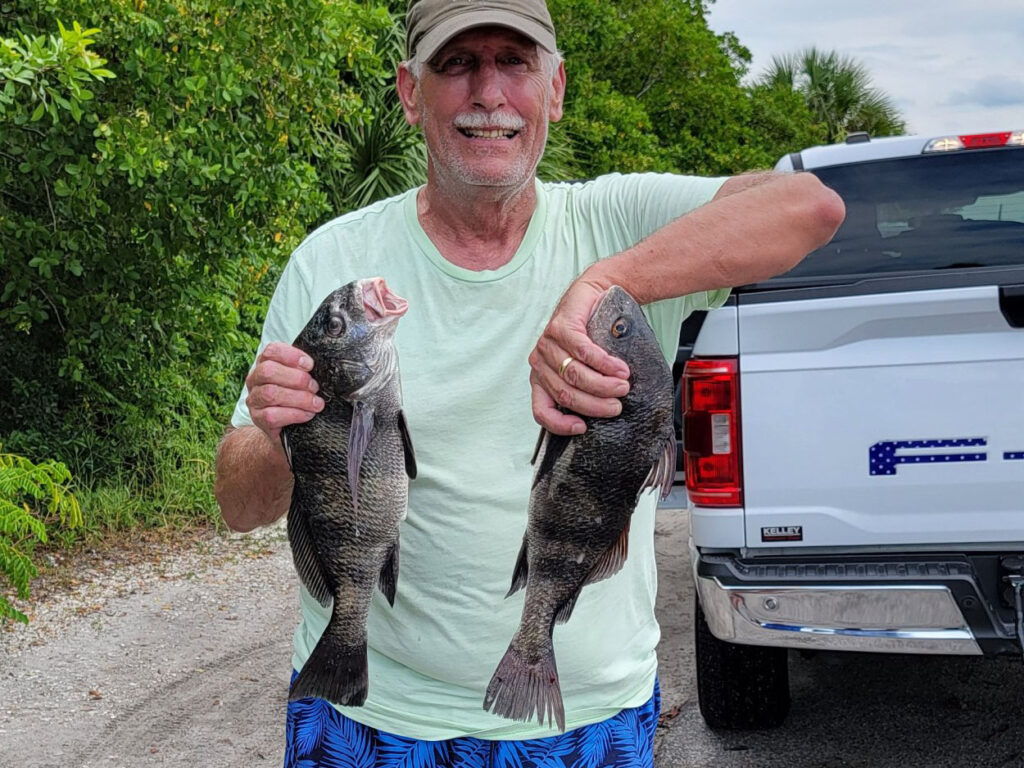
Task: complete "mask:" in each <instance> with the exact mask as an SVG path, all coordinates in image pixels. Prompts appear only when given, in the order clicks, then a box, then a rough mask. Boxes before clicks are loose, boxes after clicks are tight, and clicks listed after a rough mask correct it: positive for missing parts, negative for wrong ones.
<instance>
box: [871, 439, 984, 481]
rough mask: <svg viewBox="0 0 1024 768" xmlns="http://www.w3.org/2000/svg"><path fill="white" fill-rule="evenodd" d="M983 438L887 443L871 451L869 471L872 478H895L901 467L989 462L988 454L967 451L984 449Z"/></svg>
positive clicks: (879, 444)
mask: <svg viewBox="0 0 1024 768" xmlns="http://www.w3.org/2000/svg"><path fill="white" fill-rule="evenodd" d="M986 445H988V441H987V440H986V439H985V438H984V437H958V438H953V439H949V440H886V441H883V442H880V443H875V444H874V445H872V446H871V448H870V449H868V470H869V472H870V473H871V474H872V475H895V474H896V467H897V466H898V465H900V464H937V463H947V462H964V461H986V460H987V459H988V454H987V453H985V452H984V451H982V452H976V451H969V450H965V449H967V448H975V447H984V446H986ZM922 448H924V449H929V450H930V449H936V448H958V449H960V450H954V451H952V452H943V453H911V454H902V455H901V454H898V453H897V451H900V450H906V449H922Z"/></svg>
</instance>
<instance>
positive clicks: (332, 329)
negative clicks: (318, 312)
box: [327, 315, 345, 336]
mask: <svg viewBox="0 0 1024 768" xmlns="http://www.w3.org/2000/svg"><path fill="white" fill-rule="evenodd" d="M344 332H345V321H344V320H342V319H341V318H340V317H338V316H337V315H331V319H330V320H328V321H327V335H328V336H341V334H343V333H344Z"/></svg>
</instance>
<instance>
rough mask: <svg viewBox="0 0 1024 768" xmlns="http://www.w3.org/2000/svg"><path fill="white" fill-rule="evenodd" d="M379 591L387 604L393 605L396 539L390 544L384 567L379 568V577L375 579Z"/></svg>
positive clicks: (396, 577) (396, 573)
mask: <svg viewBox="0 0 1024 768" xmlns="http://www.w3.org/2000/svg"><path fill="white" fill-rule="evenodd" d="M377 583H378V584H379V585H380V591H381V592H383V593H384V597H386V598H387V601H388V604H389V605H390V606H392V607H394V605H395V591H396V589H397V588H398V539H395V543H394V544H392V545H391V551H390V552H388V558H387V560H385V561H384V567H383V568H381V569H380V579H379V580H378V581H377Z"/></svg>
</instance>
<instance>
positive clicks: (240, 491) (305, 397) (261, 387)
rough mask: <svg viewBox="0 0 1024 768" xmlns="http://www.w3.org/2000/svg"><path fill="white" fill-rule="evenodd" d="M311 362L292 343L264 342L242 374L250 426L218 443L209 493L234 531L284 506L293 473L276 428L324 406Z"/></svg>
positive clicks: (274, 515)
mask: <svg viewBox="0 0 1024 768" xmlns="http://www.w3.org/2000/svg"><path fill="white" fill-rule="evenodd" d="M312 369H313V361H312V360H310V359H309V357H308V356H307V355H306V354H305V353H303V352H302V351H301V350H298V349H296V348H295V347H291V346H288V345H287V344H280V343H274V344H269V345H267V348H266V349H265V350H263V352H262V353H261V354H260V356H259V357H258V358H257V359H256V365H255V366H253V369H252V371H251V372H250V373H249V375H248V376H247V377H246V380H245V385H246V387H247V388H248V390H249V394H248V396H247V397H246V399H245V403H246V405H247V406H248V407H249V414H250V416H252V421H253V426H246V427H240V428H238V429H231V430H229V431H228V432H227V433H226V434H225V435H224V439H223V440H221V442H220V445H219V446H217V463H216V469H217V479H216V481H215V484H214V495H215V496H216V497H217V503H218V504H220V512H221V516H222V517H223V518H224V522H225V523H227V525H228V527H229V528H231V529H232V530H235V531H251V530H252V529H253V528H258V527H259V526H261V525H269V524H270V523H272V522H274V521H275V520H277V519H278V518H280V517H281V516H282V515H283V514H285V512H287V511H288V503H289V501H290V500H291V495H292V484H293V478H292V472H291V468H290V467H289V466H288V460H287V459H286V458H285V455H284V448H283V447H282V445H281V429H282V428H283V427H286V426H287V425H289V424H299V423H302V422H305V421H309V420H310V419H312V418H313V417H314V416H315V415H316V414H317V413H319V412H320V411H321V410H323V407H324V403H323V400H322V399H321V398H319V397H317V396H316V391H317V389H318V386H317V383H316V381H315V380H314V379H313V377H312V376H310V375H309V371H311V370H312Z"/></svg>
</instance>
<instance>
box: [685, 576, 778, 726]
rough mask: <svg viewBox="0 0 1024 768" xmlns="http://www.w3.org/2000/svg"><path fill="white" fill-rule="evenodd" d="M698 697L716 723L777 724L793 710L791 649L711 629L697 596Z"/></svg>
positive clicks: (706, 719) (705, 714)
mask: <svg viewBox="0 0 1024 768" xmlns="http://www.w3.org/2000/svg"><path fill="white" fill-rule="evenodd" d="M693 602H694V606H695V608H694V622H693V624H694V649H695V655H696V662H697V701H698V703H699V704H700V713H701V715H702V716H703V718H704V722H705V723H707V724H708V726H709V727H711V728H724V729H731V730H748V729H755V728H774V727H776V726H779V725H781V724H782V721H783V720H785V719H786V715H787V714H789V664H788V659H787V651H786V649H785V648H769V647H765V646H759V645H736V644H735V643H727V642H725V641H724V640H719V639H718V638H717V637H715V636H714V635H713V634H711V630H710V629H709V628H708V623H707V620H706V619H705V618H704V611H703V609H702V608H701V607H700V600H699V599H697V598H696V596H695V597H694V601H693Z"/></svg>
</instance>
